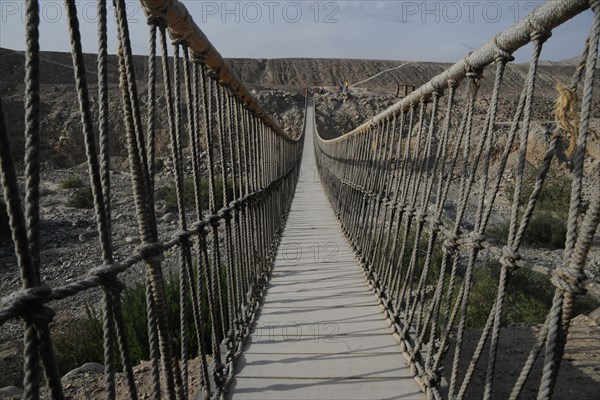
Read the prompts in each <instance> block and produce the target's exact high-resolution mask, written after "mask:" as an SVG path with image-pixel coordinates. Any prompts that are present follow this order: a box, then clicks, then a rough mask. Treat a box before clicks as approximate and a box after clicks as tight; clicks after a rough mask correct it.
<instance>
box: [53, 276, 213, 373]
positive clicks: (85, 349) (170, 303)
mask: <svg viewBox="0 0 600 400" xmlns="http://www.w3.org/2000/svg"><path fill="white" fill-rule="evenodd" d="M165 294H166V298H167V314H168V315H169V317H170V319H171V320H170V326H171V331H172V334H173V335H172V337H173V351H174V352H175V354H179V352H180V349H181V344H180V338H181V326H180V323H179V310H180V304H179V276H178V275H177V274H172V275H170V276H169V278H168V279H166V281H165ZM121 307H122V310H123V318H124V323H125V330H126V332H127V340H128V345H129V350H130V355H131V359H132V362H133V363H134V364H137V363H139V362H140V360H148V359H149V357H150V351H149V344H148V325H147V323H148V322H147V321H148V319H147V314H146V287H145V286H144V285H143V284H140V283H138V284H135V285H133V286H131V287H129V288H127V289H126V290H125V291H124V292H123V295H122V299H121ZM191 307H192V306H191V299H190V298H189V297H188V299H187V308H188V318H187V321H186V324H187V326H188V332H189V351H190V357H196V356H197V355H198V342H197V339H196V332H195V329H193V326H194V320H193V315H192V312H191V309H192V308H191ZM201 313H202V316H203V321H202V322H203V325H202V326H203V332H202V336H203V340H204V344H205V348H206V349H207V350H208V351H209V350H210V321H209V317H208V316H209V312H208V304H207V300H206V299H203V302H202V311H201ZM54 344H55V350H56V359H57V364H58V368H59V371H60V373H61V374H65V373H67V372H69V371H70V370H72V369H74V368H77V367H79V366H81V365H82V364H84V363H86V362H98V363H103V362H104V356H103V354H104V350H103V333H102V317H101V310H95V309H93V308H92V307H90V306H87V308H86V317H85V318H84V319H82V320H78V321H76V322H74V323H72V324H70V325H68V326H67V328H66V329H63V330H61V331H59V332H56V333H55V340H54ZM115 351H117V350H116V349H115ZM115 359H116V360H120V357H119V356H118V355H116V357H115ZM118 366H119V368H120V361H118Z"/></svg>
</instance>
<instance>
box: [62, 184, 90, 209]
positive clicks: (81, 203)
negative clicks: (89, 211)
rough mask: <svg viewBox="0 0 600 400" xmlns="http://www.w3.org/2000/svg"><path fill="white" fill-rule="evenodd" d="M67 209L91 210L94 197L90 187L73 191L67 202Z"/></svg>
mask: <svg viewBox="0 0 600 400" xmlns="http://www.w3.org/2000/svg"><path fill="white" fill-rule="evenodd" d="M67 206H68V207H74V208H93V207H94V196H93V195H92V189H91V188H90V187H82V188H79V189H75V190H74V191H73V192H72V193H71V194H70V195H69V198H68V200H67Z"/></svg>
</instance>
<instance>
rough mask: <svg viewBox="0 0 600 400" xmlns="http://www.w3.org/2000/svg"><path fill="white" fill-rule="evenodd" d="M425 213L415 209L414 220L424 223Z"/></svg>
mask: <svg viewBox="0 0 600 400" xmlns="http://www.w3.org/2000/svg"><path fill="white" fill-rule="evenodd" d="M425 215H426V214H425V213H424V212H422V211H420V210H419V211H417V212H416V213H415V221H416V222H417V223H418V224H421V225H422V224H424V223H425Z"/></svg>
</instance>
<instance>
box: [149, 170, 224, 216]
mask: <svg viewBox="0 0 600 400" xmlns="http://www.w3.org/2000/svg"><path fill="white" fill-rule="evenodd" d="M200 192H201V198H200V204H201V205H202V209H203V210H207V209H208V204H209V186H208V180H206V179H202V180H201V182H200ZM194 193H195V189H194V178H193V177H192V176H186V177H185V178H184V180H183V202H184V204H185V207H186V208H188V207H194V206H195V197H194ZM227 193H228V196H229V199H232V196H233V182H232V180H231V179H228V180H227ZM156 200H162V201H164V202H165V203H166V207H167V211H169V212H177V189H176V187H175V182H173V183H171V184H170V185H169V186H163V187H161V188H159V189H158V190H157V191H156ZM215 203H216V206H217V210H219V209H221V208H222V207H223V180H222V179H220V178H217V179H215Z"/></svg>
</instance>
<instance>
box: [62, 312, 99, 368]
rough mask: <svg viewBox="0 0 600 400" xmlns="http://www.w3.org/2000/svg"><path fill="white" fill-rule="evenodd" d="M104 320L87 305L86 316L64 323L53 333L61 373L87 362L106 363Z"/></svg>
mask: <svg viewBox="0 0 600 400" xmlns="http://www.w3.org/2000/svg"><path fill="white" fill-rule="evenodd" d="M102 343H103V339H102V322H101V318H100V317H99V316H98V315H97V313H96V312H95V311H94V310H93V309H92V308H91V307H89V306H86V317H85V318H84V319H81V320H76V321H74V322H72V323H70V324H63V325H62V326H61V327H60V330H59V331H57V332H56V333H55V334H54V335H53V344H54V350H55V355H56V364H57V367H58V370H59V372H60V374H61V375H64V374H66V373H67V372H69V371H71V370H73V369H75V368H77V367H80V366H81V365H83V364H85V363H86V362H97V363H101V364H102V363H104V349H103V345H102Z"/></svg>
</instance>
